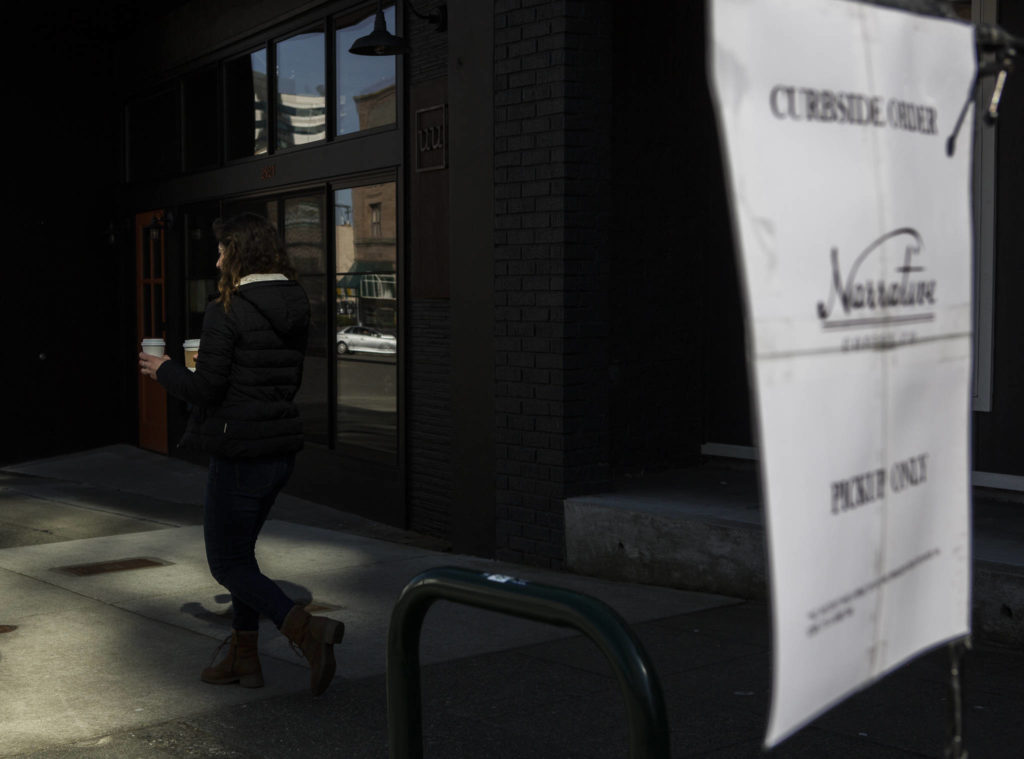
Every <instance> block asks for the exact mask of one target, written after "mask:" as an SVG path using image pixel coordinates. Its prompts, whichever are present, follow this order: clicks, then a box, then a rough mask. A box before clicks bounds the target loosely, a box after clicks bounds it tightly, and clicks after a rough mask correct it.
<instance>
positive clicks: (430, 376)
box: [405, 300, 452, 537]
mask: <svg viewBox="0 0 1024 759" xmlns="http://www.w3.org/2000/svg"><path fill="white" fill-rule="evenodd" d="M449 313H450V312H449V308H448V302H447V301H442V300H415V301H412V302H411V303H410V304H409V314H408V316H409V318H408V320H407V322H406V323H407V325H408V327H407V329H408V331H409V333H410V335H409V347H408V351H407V352H406V355H405V358H406V361H407V362H408V365H409V366H411V367H414V370H413V371H411V372H408V374H407V376H408V377H409V381H408V385H407V387H406V398H407V399H408V401H407V408H406V413H405V423H406V458H407V473H408V474H407V477H408V480H407V483H408V484H407V499H408V505H409V528H410V529H412V530H416V531H417V532H422V533H425V534H427V535H437V536H439V537H446V536H448V535H449V513H450V509H451V478H452V474H451V434H452V433H451V414H452V397H451V377H450V373H449V367H450V366H451V340H450V335H451V324H450V319H449Z"/></svg>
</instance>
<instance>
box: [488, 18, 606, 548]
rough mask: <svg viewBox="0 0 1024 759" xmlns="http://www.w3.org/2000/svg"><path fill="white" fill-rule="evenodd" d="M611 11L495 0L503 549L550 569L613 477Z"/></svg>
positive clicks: (500, 520)
mask: <svg viewBox="0 0 1024 759" xmlns="http://www.w3.org/2000/svg"><path fill="white" fill-rule="evenodd" d="M610 8H611V3H610V2H606V1H604V0H595V1H593V2H570V1H568V0H560V1H553V0H543V1H539V2H538V1H537V0H497V2H495V28H494V33H495V54H494V57H495V63H494V65H495V70H494V74H495V83H494V88H495V96H494V98H495V123H494V132H495V147H494V150H495V154H494V171H495V241H494V243H495V245H494V256H495V303H496V314H495V334H496V351H495V375H496V398H495V401H496V404H495V406H496V419H495V426H496V430H495V431H496V443H497V445H496V448H497V450H496V464H497V467H496V474H497V483H496V485H497V487H496V490H497V495H496V500H497V503H496V508H497V557H498V558H500V559H505V560H512V561H518V562H522V563H527V564H535V565H541V566H548V567H552V568H560V567H561V566H562V564H563V562H564V551H565V549H564V519H563V512H562V508H563V507H562V504H563V501H564V499H565V498H566V497H567V496H570V495H574V494H578V493H582V492H586V491H588V490H594V489H601V488H604V487H606V486H607V482H608V445H609V443H608V379H607V377H608V353H607V340H608V308H607V298H608V293H607V287H608V266H609V260H608V258H609V245H608V234H607V231H608V226H607V219H608V211H609V191H608V187H609V182H608V172H609V165H610V158H609V154H610V137H611V132H610V113H611V86H610V81H611V80H610V61H609V58H610V56H609V46H610V45H609V41H610V26H611V25H610V15H611V14H610Z"/></svg>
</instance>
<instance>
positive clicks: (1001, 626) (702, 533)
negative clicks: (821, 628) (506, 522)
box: [565, 466, 1024, 649]
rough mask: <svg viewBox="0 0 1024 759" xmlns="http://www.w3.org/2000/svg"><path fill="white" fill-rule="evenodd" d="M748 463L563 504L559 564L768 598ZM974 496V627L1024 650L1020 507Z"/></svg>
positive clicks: (1015, 501) (642, 481) (754, 480)
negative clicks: (563, 561)
mask: <svg viewBox="0 0 1024 759" xmlns="http://www.w3.org/2000/svg"><path fill="white" fill-rule="evenodd" d="M759 491H760V486H759V481H758V473H757V470H756V467H754V466H749V467H748V466H736V467H721V466H704V467H695V468H693V469H687V470H679V471H673V472H663V473H658V474H656V475H653V476H646V477H636V478H631V479H627V480H625V481H623V482H622V483H618V484H617V485H616V488H615V490H614V492H610V493H600V494H595V495H587V496H579V497H575V498H569V499H567V500H566V502H565V540H566V563H567V568H568V569H570V570H571V571H573V572H578V573H580V574H584V575H590V576H594V577H601V578H605V579H611V580H623V581H629V582H638V583H645V584H649V585H657V586H663V587H671V588H680V589H683V590H692V591H699V592H707V593H720V594H722V595H729V596H734V597H738V598H746V599H764V598H767V595H768V584H767V571H766V568H767V564H766V559H765V535H764V519H763V510H762V508H761V498H760V495H759ZM1018 496H1019V494H1010V493H999V492H994V491H983V490H980V489H979V490H976V491H975V494H974V502H973V510H972V517H973V520H972V521H973V539H974V540H973V552H974V554H973V555H974V575H973V593H972V629H973V635H974V637H975V638H977V639H979V640H984V641H986V642H990V643H994V644H997V645H1006V646H1012V647H1016V648H1018V649H1024V502H1022V501H1021V500H1020V499H1019V498H1018Z"/></svg>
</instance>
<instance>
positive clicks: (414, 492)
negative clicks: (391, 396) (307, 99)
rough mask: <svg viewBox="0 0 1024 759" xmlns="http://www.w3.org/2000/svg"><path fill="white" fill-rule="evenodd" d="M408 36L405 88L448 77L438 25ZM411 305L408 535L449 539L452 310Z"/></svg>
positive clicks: (411, 245)
mask: <svg viewBox="0 0 1024 759" xmlns="http://www.w3.org/2000/svg"><path fill="white" fill-rule="evenodd" d="M438 5H440V2H439V0H434V1H433V2H419V3H416V9H417V10H418V11H419V12H420V13H421V14H423V15H428V14H429V13H430V11H432V10H434V9H435V8H436V7H437V6H438ZM404 36H405V37H406V40H407V42H408V43H409V52H408V54H407V55H405V56H403V58H404V63H405V65H406V66H407V67H408V68H407V70H406V76H407V81H408V83H409V87H408V88H407V89H411V88H413V87H416V86H418V85H423V83H427V82H432V81H436V80H438V79H439V78H442V77H445V76H447V72H448V35H447V33H441V32H437V31H436V28H435V26H434V25H433V24H430V23H428V22H427V21H425V20H423V19H420V18H418V17H416V16H415V15H414V14H413V13H411V12H407V13H406V14H405V29H404ZM409 117H410V118H412V114H410V116H409ZM408 128H411V125H410V126H407V129H408ZM410 170H411V169H410ZM417 233H419V234H420V235H422V234H424V232H423V231H422V230H416V229H414V230H412V234H410V235H408V236H407V238H406V256H407V259H406V260H407V263H410V262H411V257H414V256H416V255H418V254H420V253H421V251H419V250H417V245H416V242H417ZM407 271H408V266H407ZM407 283H408V280H407ZM406 303H407V309H408V313H407V314H406V318H405V320H404V325H405V330H406V353H405V366H406V371H405V375H406V378H407V383H406V390H405V400H406V403H405V414H404V420H405V439H406V449H405V451H406V504H407V509H408V519H409V528H410V529H412V530H416V531H417V532H421V533H424V534H428V535H436V536H438V537H445V538H447V537H449V536H450V514H451V482H452V472H451V439H452V397H451V396H452V392H451V308H450V305H449V302H448V300H447V299H444V298H413V297H410V298H408V299H407V300H406Z"/></svg>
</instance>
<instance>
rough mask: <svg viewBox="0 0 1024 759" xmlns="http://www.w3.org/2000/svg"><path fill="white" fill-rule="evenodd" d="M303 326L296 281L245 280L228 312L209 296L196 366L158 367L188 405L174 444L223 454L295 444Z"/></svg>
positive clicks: (259, 452)
mask: <svg viewBox="0 0 1024 759" xmlns="http://www.w3.org/2000/svg"><path fill="white" fill-rule="evenodd" d="M308 329H309V299H308V298H307V297H306V293H305V291H304V290H303V289H302V286H301V285H299V284H298V283H297V282H294V281H288V280H272V281H261V282H251V283H247V284H243V285H242V286H241V287H239V288H238V289H237V290H236V291H235V292H234V294H233V295H232V297H231V307H230V310H229V311H228V312H227V313H225V312H224V306H223V305H222V304H221V303H218V302H216V301H214V302H211V303H210V304H209V305H208V306H207V307H206V315H205V316H204V318H203V332H202V335H201V336H200V344H199V354H198V358H197V361H196V371H195V372H190V371H189V370H188V369H186V368H185V367H184V366H183V365H182V364H179V363H177V362H174V361H165V362H164V363H163V364H162V365H161V367H160V369H159V371H158V372H157V379H158V380H159V381H160V384H161V385H163V386H164V387H165V388H166V389H167V392H168V393H170V394H171V395H173V396H175V397H177V398H181V399H183V400H185V401H187V402H188V403H190V404H192V406H193V409H192V414H191V416H190V417H189V421H188V426H187V427H186V430H185V435H184V437H182V439H181V442H180V443H179V445H180V446H183V447H187V448H191V449H196V450H200V451H204V452H206V453H210V454H213V455H216V456H223V457H225V458H253V457H256V456H278V455H283V454H288V453H292V452H295V451H298V450H300V449H301V448H302V442H303V436H302V421H301V419H300V418H299V410H298V407H297V406H296V405H295V403H294V398H295V394H296V392H298V389H299V385H300V384H301V383H302V361H303V356H304V353H305V347H306V339H307V332H308Z"/></svg>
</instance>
